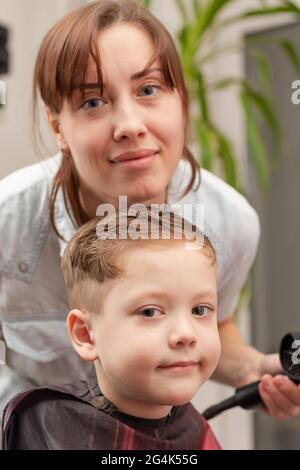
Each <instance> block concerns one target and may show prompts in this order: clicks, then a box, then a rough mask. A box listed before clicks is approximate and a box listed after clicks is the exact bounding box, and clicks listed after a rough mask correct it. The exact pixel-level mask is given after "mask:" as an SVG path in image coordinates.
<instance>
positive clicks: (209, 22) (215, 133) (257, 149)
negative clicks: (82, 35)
mask: <svg viewBox="0 0 300 470" xmlns="http://www.w3.org/2000/svg"><path fill="white" fill-rule="evenodd" d="M151 3H152V0H144V5H145V6H146V7H147V8H150V9H151ZM238 3H239V4H241V5H242V6H243V9H242V11H241V13H239V14H231V15H230V14H229V15H227V16H226V17H225V18H224V13H227V12H228V11H229V7H230V6H232V4H238ZM252 3H253V2H252ZM174 7H175V8H178V10H179V12H180V16H181V20H182V24H181V28H180V30H179V31H178V33H177V38H176V39H177V44H178V48H179V51H180V55H181V59H182V63H183V68H184V73H185V77H186V80H187V84H188V88H189V92H190V96H191V98H192V100H193V103H194V104H195V105H196V106H194V107H193V114H192V121H193V134H194V140H195V141H196V142H197V144H198V148H199V155H200V159H201V165H202V167H203V168H206V169H208V170H211V171H213V170H214V167H215V164H216V162H217V161H218V163H219V166H220V167H221V170H222V173H223V177H224V179H225V180H226V181H227V182H228V183H229V184H230V185H232V186H233V187H235V188H236V189H238V190H239V191H243V186H242V184H241V181H240V178H239V169H238V159H237V155H236V153H235V149H234V144H233V142H232V141H231V139H230V138H229V137H228V136H226V135H225V134H224V133H223V132H221V130H220V129H218V126H217V125H216V123H215V122H214V118H213V115H212V112H211V106H210V97H211V95H212V94H213V93H214V92H215V91H217V90H226V89H229V88H231V87H235V90H236V94H237V95H238V97H239V100H240V104H241V107H242V110H243V113H244V117H245V123H246V130H247V138H248V143H249V147H250V157H251V159H252V162H253V164H254V167H255V170H256V175H257V178H258V180H259V182H260V185H261V187H262V188H263V189H266V188H267V184H268V167H269V165H268V162H270V161H272V160H274V159H275V160H276V155H277V154H278V150H279V149H280V144H281V139H280V127H279V124H278V121H277V118H276V114H275V112H274V109H273V103H272V93H271V92H270V89H271V87H270V83H271V81H272V76H271V71H270V67H269V64H268V61H267V58H266V57H264V56H263V55H262V53H259V52H258V51H257V50H256V49H255V43H254V44H253V57H254V58H255V62H256V66H257V71H258V76H259V78H260V80H259V81H260V85H259V87H258V88H257V89H255V88H254V87H253V86H252V85H251V84H250V83H248V82H247V80H246V79H245V78H244V77H238V76H231V75H229V76H228V77H226V78H224V79H222V80H220V81H216V82H215V83H209V82H208V79H207V75H206V72H205V66H206V65H207V64H208V63H209V62H211V61H213V60H215V59H216V58H217V57H220V56H225V55H226V54H228V53H231V52H232V51H234V50H240V49H242V48H243V47H244V45H243V44H232V43H230V44H223V45H222V47H219V48H217V49H216V48H215V47H213V46H212V44H211V42H210V39H211V38H212V37H215V36H216V35H218V34H219V32H220V31H222V30H224V28H231V27H232V26H233V25H236V24H238V23H241V22H243V21H245V20H247V19H249V18H255V17H257V18H259V17H263V16H265V17H275V16H278V15H282V14H284V13H289V14H291V15H293V16H292V18H293V19H294V20H299V19H300V8H299V7H298V6H297V5H296V4H295V3H294V2H293V1H288V0H274V1H272V2H271V3H270V1H268V0H256V6H255V5H254V6H252V7H250V8H249V2H248V7H247V1H245V0H174ZM229 13H230V12H229ZM277 44H278V47H280V48H281V49H283V50H284V52H285V53H286V54H287V56H288V57H289V59H290V60H291V62H292V64H293V65H294V66H295V67H296V68H297V70H298V71H299V70H300V60H299V58H298V55H297V52H296V48H295V45H294V44H292V43H291V42H289V41H287V40H286V39H285V38H283V37H279V38H278V40H277ZM258 115H259V118H260V119H262V121H263V122H264V125H266V126H267V127H268V128H269V131H270V132H271V135H272V140H273V142H274V149H275V150H274V154H273V156H270V155H268V153H267V150H266V148H265V144H264V139H263V136H262V135H261V133H260V131H259V128H258V125H257V116H258Z"/></svg>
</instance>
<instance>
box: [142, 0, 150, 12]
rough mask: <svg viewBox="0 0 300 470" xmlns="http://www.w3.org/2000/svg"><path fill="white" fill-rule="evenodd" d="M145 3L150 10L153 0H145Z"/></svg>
mask: <svg viewBox="0 0 300 470" xmlns="http://www.w3.org/2000/svg"><path fill="white" fill-rule="evenodd" d="M143 4H144V7H145V8H147V9H148V10H149V8H150V4H151V0H143Z"/></svg>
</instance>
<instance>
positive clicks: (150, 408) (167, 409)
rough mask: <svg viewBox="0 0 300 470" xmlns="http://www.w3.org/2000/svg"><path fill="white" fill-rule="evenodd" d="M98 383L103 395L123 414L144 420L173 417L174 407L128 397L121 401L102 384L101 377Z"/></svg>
mask: <svg viewBox="0 0 300 470" xmlns="http://www.w3.org/2000/svg"><path fill="white" fill-rule="evenodd" d="M97 381H98V386H99V389H100V391H101V393H102V394H103V395H104V397H105V398H106V399H107V400H108V401H109V402H111V403H112V404H113V405H114V406H115V407H116V408H117V409H118V411H120V412H121V413H125V414H127V415H129V416H132V417H134V418H142V419H161V418H166V417H167V416H170V415H171V412H172V408H173V406H172V405H160V404H156V403H150V402H142V401H137V400H130V399H129V398H128V397H126V399H124V400H121V399H118V397H116V396H114V395H113V393H111V392H110V390H108V389H107V387H106V386H105V384H101V381H100V380H99V377H97Z"/></svg>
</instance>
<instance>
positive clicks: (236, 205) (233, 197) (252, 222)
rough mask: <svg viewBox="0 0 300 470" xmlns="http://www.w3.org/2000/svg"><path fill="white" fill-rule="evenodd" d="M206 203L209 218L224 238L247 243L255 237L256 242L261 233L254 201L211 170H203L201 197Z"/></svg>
mask: <svg viewBox="0 0 300 470" xmlns="http://www.w3.org/2000/svg"><path fill="white" fill-rule="evenodd" d="M197 199H199V201H200V202H202V203H203V204H204V208H205V213H206V220H207V221H208V223H209V224H210V223H211V224H212V225H213V226H214V227H216V228H217V230H218V232H219V233H220V234H223V236H224V238H225V239H227V240H228V242H229V240H230V241H231V243H232V244H233V245H235V244H237V246H236V247H238V245H240V246H241V247H244V244H245V243H246V242H247V241H249V243H250V244H251V240H252V242H253V244H254V245H257V241H258V239H259V235H260V223H259V217H258V214H257V212H256V210H255V209H254V207H252V205H251V204H250V202H249V201H248V200H247V199H246V198H245V197H244V196H243V195H242V194H241V193H239V192H238V191H237V190H236V189H234V188H233V187H232V186H230V185H229V184H227V183H226V182H225V181H223V180H222V179H221V178H219V177H217V176H215V175H213V174H212V173H210V172H209V171H206V170H202V171H201V184H200V188H199V190H198V198H197Z"/></svg>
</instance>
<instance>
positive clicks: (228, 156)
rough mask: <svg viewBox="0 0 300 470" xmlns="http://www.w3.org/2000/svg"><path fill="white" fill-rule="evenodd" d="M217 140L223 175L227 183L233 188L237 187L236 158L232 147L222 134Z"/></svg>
mask: <svg viewBox="0 0 300 470" xmlns="http://www.w3.org/2000/svg"><path fill="white" fill-rule="evenodd" d="M218 140H219V156H220V158H221V162H222V166H223V170H224V174H225V178H226V181H227V183H229V184H230V185H231V186H233V187H234V188H237V189H238V187H239V184H238V181H237V171H236V161H237V159H236V156H235V155H234V152H233V149H232V145H231V143H230V141H229V139H228V138H227V137H226V136H225V135H224V134H222V133H219V135H218Z"/></svg>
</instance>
